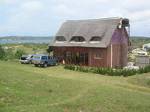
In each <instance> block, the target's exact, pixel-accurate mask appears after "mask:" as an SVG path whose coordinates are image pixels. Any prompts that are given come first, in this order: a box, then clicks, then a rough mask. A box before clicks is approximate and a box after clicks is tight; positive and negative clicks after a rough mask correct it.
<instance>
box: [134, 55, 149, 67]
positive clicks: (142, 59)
mask: <svg viewBox="0 0 150 112" xmlns="http://www.w3.org/2000/svg"><path fill="white" fill-rule="evenodd" d="M135 65H136V66H139V67H145V66H148V65H150V57H149V56H142V55H139V56H136V61H135Z"/></svg>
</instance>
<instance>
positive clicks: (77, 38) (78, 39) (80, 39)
mask: <svg viewBox="0 0 150 112" xmlns="http://www.w3.org/2000/svg"><path fill="white" fill-rule="evenodd" d="M70 41H71V42H84V41H85V39H84V37H82V36H73V37H72V38H71V40H70Z"/></svg>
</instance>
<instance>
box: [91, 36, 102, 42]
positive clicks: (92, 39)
mask: <svg viewBox="0 0 150 112" xmlns="http://www.w3.org/2000/svg"><path fill="white" fill-rule="evenodd" d="M101 40H102V37H100V36H93V37H92V38H91V40H90V43H97V42H100V41H101Z"/></svg>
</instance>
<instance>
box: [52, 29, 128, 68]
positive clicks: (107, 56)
mask: <svg viewBox="0 0 150 112" xmlns="http://www.w3.org/2000/svg"><path fill="white" fill-rule="evenodd" d="M128 40H129V38H128V35H127V32H126V29H124V28H123V29H116V30H115V32H114V33H113V35H112V39H111V42H110V44H109V46H108V47H107V48H92V47H54V56H56V57H58V58H59V59H60V62H61V63H62V60H64V59H65V58H66V57H65V53H66V52H68V51H69V52H72V53H74V54H75V53H78V52H81V53H88V64H87V66H95V67H113V68H120V67H124V66H126V65H127V53H128ZM111 51H112V54H111ZM96 55H97V56H99V57H98V58H97V57H96ZM111 59H112V63H111ZM72 64H74V63H72Z"/></svg>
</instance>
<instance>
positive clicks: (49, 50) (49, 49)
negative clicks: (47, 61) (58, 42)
mask: <svg viewBox="0 0 150 112" xmlns="http://www.w3.org/2000/svg"><path fill="white" fill-rule="evenodd" d="M46 51H47V52H48V53H49V54H51V52H52V51H53V47H51V46H49V48H48V49H46Z"/></svg>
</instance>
